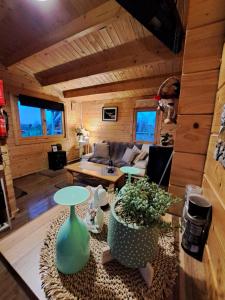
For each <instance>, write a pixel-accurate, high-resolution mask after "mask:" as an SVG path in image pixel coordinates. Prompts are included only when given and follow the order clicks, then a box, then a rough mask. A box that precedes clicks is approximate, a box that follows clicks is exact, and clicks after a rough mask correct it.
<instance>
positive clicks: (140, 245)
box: [107, 178, 178, 268]
mask: <svg viewBox="0 0 225 300" xmlns="http://www.w3.org/2000/svg"><path fill="white" fill-rule="evenodd" d="M177 201H178V199H177V198H174V197H173V196H172V195H171V194H169V193H167V192H166V191H164V190H163V189H161V188H159V187H158V185H157V184H155V183H149V182H148V178H142V179H139V180H137V181H135V182H134V183H131V182H127V184H126V186H125V188H123V189H122V190H120V192H118V193H117V195H116V200H115V201H114V203H113V204H112V205H111V213H110V219H109V228H108V238H107V239H108V245H109V247H110V252H111V255H112V257H113V258H115V259H117V260H118V261H119V262H120V263H121V264H123V265H124V266H126V267H131V268H142V267H145V266H146V264H147V262H150V263H151V262H152V261H153V259H154V258H155V255H156V253H157V249H158V239H159V233H160V228H162V227H164V225H165V223H164V222H163V220H162V218H161V216H163V215H164V214H165V213H166V211H167V209H168V208H169V206H170V205H171V204H172V203H174V202H177Z"/></svg>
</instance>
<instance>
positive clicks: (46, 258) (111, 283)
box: [40, 205, 177, 300]
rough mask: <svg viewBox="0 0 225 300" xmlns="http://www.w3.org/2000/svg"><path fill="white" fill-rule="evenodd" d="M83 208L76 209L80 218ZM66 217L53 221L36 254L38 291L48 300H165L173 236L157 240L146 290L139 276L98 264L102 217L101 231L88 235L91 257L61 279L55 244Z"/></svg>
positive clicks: (173, 272)
mask: <svg viewBox="0 0 225 300" xmlns="http://www.w3.org/2000/svg"><path fill="white" fill-rule="evenodd" d="M85 210H86V205H80V206H79V207H77V209H76V212H77V213H78V214H79V215H80V216H81V217H82V216H83V215H84V212H85ZM67 216H68V211H67V210H66V211H64V212H62V213H61V214H59V215H58V217H57V218H56V219H54V220H53V221H52V223H51V225H50V227H49V230H48V232H47V235H46V237H45V239H44V243H43V246H42V249H41V254H40V276H41V281H42V288H43V289H44V291H45V294H46V297H47V298H48V299H52V300H53V299H65V300H72V299H85V300H90V299H91V300H99V299H105V300H106V299H107V300H111V299H116V300H119V299H121V300H122V299H129V300H131V299H151V300H160V299H166V298H167V297H168V296H169V295H170V294H171V292H172V289H173V286H174V284H175V282H176V276H177V256H176V254H175V249H174V237H173V234H172V233H170V234H167V235H163V236H161V237H160V239H159V243H158V254H157V257H156V259H155V261H154V263H153V264H152V265H153V268H154V278H153V283H152V286H151V288H149V289H148V288H147V286H146V284H145V282H144V281H143V279H142V277H141V275H140V273H139V271H138V270H136V269H129V268H126V267H124V266H122V265H120V264H119V263H118V262H117V261H115V260H113V261H111V262H109V263H108V264H105V265H102V264H101V257H102V249H103V247H105V246H106V238H107V225H106V224H107V221H108V213H106V217H105V224H104V227H103V231H102V232H101V233H100V234H97V235H94V234H92V235H91V239H90V248H91V257H90V260H89V262H88V264H87V265H86V266H85V267H84V269H83V270H81V271H80V272H79V273H77V274H73V275H64V274H61V273H60V272H58V270H57V268H56V265H55V241H56V235H57V232H58V230H59V227H60V226H61V224H62V223H63V222H64V221H65V219H66V218H67Z"/></svg>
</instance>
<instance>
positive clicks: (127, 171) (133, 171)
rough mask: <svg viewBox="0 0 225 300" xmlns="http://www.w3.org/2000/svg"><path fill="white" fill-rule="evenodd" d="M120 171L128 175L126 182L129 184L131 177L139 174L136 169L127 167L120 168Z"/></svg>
mask: <svg viewBox="0 0 225 300" xmlns="http://www.w3.org/2000/svg"><path fill="white" fill-rule="evenodd" d="M120 171H121V172H123V173H125V174H128V182H131V175H138V174H139V172H140V170H139V169H138V168H135V167H129V166H126V167H121V168H120Z"/></svg>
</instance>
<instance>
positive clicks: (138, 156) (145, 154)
mask: <svg viewBox="0 0 225 300" xmlns="http://www.w3.org/2000/svg"><path fill="white" fill-rule="evenodd" d="M147 155H148V153H147V152H146V151H143V150H141V151H140V153H139V154H138V155H137V156H136V158H135V160H134V164H135V163H137V162H138V161H139V160H143V159H145V158H146V156H147Z"/></svg>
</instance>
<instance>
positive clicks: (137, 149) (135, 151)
mask: <svg viewBox="0 0 225 300" xmlns="http://www.w3.org/2000/svg"><path fill="white" fill-rule="evenodd" d="M132 151H133V152H134V153H135V154H136V156H137V155H138V154H140V153H141V150H140V149H139V148H138V147H137V146H136V145H134V147H133V148H132Z"/></svg>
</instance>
